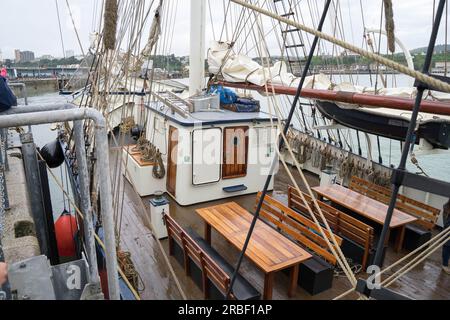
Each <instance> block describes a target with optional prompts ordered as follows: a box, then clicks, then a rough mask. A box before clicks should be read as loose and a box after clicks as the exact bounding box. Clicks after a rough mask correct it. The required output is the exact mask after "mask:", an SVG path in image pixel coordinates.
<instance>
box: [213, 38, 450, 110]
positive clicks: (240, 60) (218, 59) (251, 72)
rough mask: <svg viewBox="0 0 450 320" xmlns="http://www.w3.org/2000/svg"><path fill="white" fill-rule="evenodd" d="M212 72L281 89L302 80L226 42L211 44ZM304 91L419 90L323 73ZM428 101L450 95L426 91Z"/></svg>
mask: <svg viewBox="0 0 450 320" xmlns="http://www.w3.org/2000/svg"><path fill="white" fill-rule="evenodd" d="M208 64H209V72H210V73H212V74H215V75H218V74H220V75H221V76H222V77H223V79H224V80H225V81H228V82H236V83H239V82H247V83H252V84H255V85H257V86H263V85H265V84H266V83H267V84H272V85H279V86H287V87H293V88H297V87H298V85H299V82H300V78H298V77H296V76H294V75H293V74H292V73H289V72H288V71H287V66H286V64H285V63H284V62H282V61H279V62H276V63H275V64H274V65H273V66H272V67H270V68H264V67H262V66H261V65H260V64H259V63H257V62H256V61H254V60H253V59H251V58H249V57H247V56H244V55H241V54H235V53H234V52H233V49H232V48H231V45H230V44H229V43H226V42H216V41H214V42H212V43H211V48H210V49H209V51H208ZM304 88H308V89H319V90H334V91H347V92H355V93H368V94H377V95H382V96H395V97H401V98H410V99H414V98H415V97H416V94H417V90H416V88H413V87H397V88H382V89H378V90H376V89H375V88H371V87H363V86H357V85H353V84H351V83H348V82H343V83H340V84H333V83H332V82H331V81H330V79H329V77H328V76H326V75H324V74H318V75H313V76H310V77H307V78H306V81H305V85H304ZM425 99H429V100H437V101H442V102H450V94H448V93H443V92H435V91H427V92H426V93H425ZM338 105H339V106H340V107H341V108H359V107H361V106H357V105H350V104H346V103H338Z"/></svg>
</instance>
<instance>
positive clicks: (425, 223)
mask: <svg viewBox="0 0 450 320" xmlns="http://www.w3.org/2000/svg"><path fill="white" fill-rule="evenodd" d="M349 188H350V189H351V190H353V191H356V192H359V193H361V194H363V195H365V196H367V197H369V198H372V199H375V200H377V201H380V202H382V203H384V204H389V201H390V198H391V194H392V191H391V190H390V189H388V188H385V187H382V186H379V185H377V184H375V183H372V182H370V181H367V180H364V179H361V178H358V177H352V179H351V181H350V186H349ZM396 209H398V210H400V211H403V212H405V213H407V214H409V215H411V216H413V217H416V218H417V219H418V220H417V221H415V222H414V223H412V224H410V225H408V226H406V230H405V241H404V247H405V248H406V249H408V250H415V249H416V248H418V247H420V246H421V245H422V244H424V243H426V242H427V241H429V240H430V239H431V236H432V235H431V230H433V228H434V227H435V226H436V223H437V220H438V218H439V214H440V212H441V210H439V209H436V208H434V207H432V206H429V205H427V204H425V203H422V202H420V201H416V200H414V199H411V198H409V197H406V196H404V195H401V194H399V195H398V198H397V203H396Z"/></svg>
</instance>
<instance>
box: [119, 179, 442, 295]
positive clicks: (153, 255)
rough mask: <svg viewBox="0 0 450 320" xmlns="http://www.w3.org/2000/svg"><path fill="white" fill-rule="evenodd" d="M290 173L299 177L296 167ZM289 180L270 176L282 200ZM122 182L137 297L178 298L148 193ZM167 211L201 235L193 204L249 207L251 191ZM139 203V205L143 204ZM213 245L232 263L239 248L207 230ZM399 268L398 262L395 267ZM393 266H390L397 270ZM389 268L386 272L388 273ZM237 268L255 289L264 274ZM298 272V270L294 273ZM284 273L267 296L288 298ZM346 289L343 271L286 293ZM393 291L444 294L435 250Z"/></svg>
mask: <svg viewBox="0 0 450 320" xmlns="http://www.w3.org/2000/svg"><path fill="white" fill-rule="evenodd" d="M295 178H296V179H297V181H299V184H300V185H301V183H300V178H299V175H298V173H295ZM307 178H308V180H309V182H310V184H311V186H317V185H318V178H317V177H316V176H313V175H307ZM289 182H290V180H289V178H288V176H287V175H286V173H284V172H283V170H281V171H280V172H279V174H278V175H277V177H276V180H275V191H274V196H275V197H276V198H277V199H279V200H281V201H286V202H287V195H286V192H287V186H288V184H290V183H289ZM121 185H124V186H125V192H124V193H123V194H124V210H123V222H122V226H121V247H122V250H124V251H129V252H130V253H131V255H132V260H133V262H134V264H135V266H136V269H137V271H138V272H139V274H140V276H141V278H142V282H143V285H144V286H145V287H144V286H143V287H142V288H141V289H143V290H142V292H141V297H142V299H180V298H181V297H182V295H181V294H180V292H179V289H178V287H177V285H176V282H175V281H174V279H173V277H172V276H171V273H170V271H169V268H168V267H167V265H166V263H165V259H164V256H163V254H162V252H161V250H160V246H159V245H158V242H157V241H156V240H155V238H154V237H153V236H152V234H151V231H150V229H149V228H147V227H146V225H147V226H148V223H149V200H150V198H145V199H141V198H140V197H138V196H137V195H136V193H135V192H134V190H133V188H132V186H131V185H130V184H129V183H127V182H126V183H125V184H123V183H121ZM170 201H171V203H170V214H171V216H172V217H174V219H175V220H176V221H177V222H178V223H180V224H181V225H182V226H183V227H192V228H193V229H194V230H196V231H197V232H198V233H199V234H201V235H203V222H202V220H201V219H200V217H199V216H198V215H197V214H196V213H195V210H196V209H197V208H202V207H209V206H211V205H215V204H220V203H225V202H229V201H235V202H237V203H238V204H239V205H241V206H242V207H244V208H246V209H247V210H249V211H253V207H254V205H255V195H247V196H242V197H236V198H232V199H225V200H219V201H213V202H209V203H206V204H199V205H194V206H189V207H181V206H179V205H177V204H176V203H175V202H174V201H173V200H172V199H170ZM144 207H145V208H144ZM161 244H162V247H163V250H164V251H165V254H166V255H168V241H167V240H163V241H161ZM212 244H213V247H214V248H215V249H216V250H217V251H219V252H220V253H221V254H222V255H223V256H224V258H225V259H226V260H227V261H228V262H230V263H232V264H236V261H237V258H238V255H239V252H238V251H237V250H236V249H235V248H234V247H232V246H231V245H230V244H229V243H227V242H226V241H225V240H224V239H223V238H222V237H221V236H220V235H218V234H217V233H215V232H214V231H213V234H212ZM405 254H407V253H406V252H402V253H400V254H396V253H394V251H393V250H392V248H389V250H388V252H387V255H386V260H385V265H390V264H392V263H393V262H394V261H397V260H398V259H400V258H401V257H402V256H404V255H405ZM168 259H169V261H170V262H171V265H172V267H173V270H174V272H175V274H176V276H177V278H178V280H179V282H180V284H181V289H182V290H183V292H184V293H185V294H186V296H187V298H188V299H202V298H203V295H202V292H201V290H200V289H199V288H198V287H197V286H196V285H195V284H194V282H193V281H192V280H191V279H190V278H188V277H186V275H185V273H184V269H183V267H182V266H181V265H180V264H179V263H178V262H177V261H176V260H175V259H174V258H172V257H169V258H168ZM398 268H399V267H398ZM398 268H397V269H394V271H395V270H398ZM392 272H393V271H391V272H390V273H388V274H387V275H389V274H392ZM240 273H241V274H242V275H243V276H244V277H245V278H246V279H247V280H248V281H249V282H250V283H251V284H252V285H253V286H254V287H255V288H257V289H258V290H259V291H260V292H263V284H264V277H263V274H262V272H260V271H259V270H258V269H256V267H255V266H254V265H253V264H252V263H251V262H249V261H247V260H244V263H243V265H242V267H241V270H240ZM300 276H301V274H300ZM366 276H367V275H366V274H359V275H358V276H357V278H358V277H366ZM287 288H288V276H287V275H285V274H283V273H279V274H277V275H276V277H275V287H274V292H273V299H288V297H287ZM348 289H350V283H349V282H348V280H347V279H346V278H345V277H340V276H337V277H335V279H334V282H333V288H332V289H330V290H328V291H326V292H324V293H322V294H319V295H316V296H314V297H313V296H311V295H309V294H308V293H307V292H305V291H304V290H303V289H301V288H300V287H298V290H297V293H296V294H295V296H294V297H293V298H292V299H300V300H318V299H325V300H327V299H333V298H335V297H337V296H339V295H340V294H342V293H343V292H345V291H347V290H348ZM392 289H394V290H395V291H396V292H398V293H401V294H404V295H407V296H408V297H410V298H413V299H443V300H444V299H445V300H448V299H450V276H448V275H446V274H444V273H443V272H442V271H441V251H440V250H439V251H438V252H437V253H435V254H433V255H432V256H431V257H430V258H429V259H428V260H426V261H425V262H424V263H422V264H420V265H419V266H418V267H416V268H415V269H414V270H413V271H412V272H410V273H409V274H408V275H405V276H404V277H403V278H402V279H400V280H399V281H398V282H397V283H396V284H395V285H394V286H392ZM347 298H348V299H355V298H356V295H354V294H352V295H350V296H348V297H347Z"/></svg>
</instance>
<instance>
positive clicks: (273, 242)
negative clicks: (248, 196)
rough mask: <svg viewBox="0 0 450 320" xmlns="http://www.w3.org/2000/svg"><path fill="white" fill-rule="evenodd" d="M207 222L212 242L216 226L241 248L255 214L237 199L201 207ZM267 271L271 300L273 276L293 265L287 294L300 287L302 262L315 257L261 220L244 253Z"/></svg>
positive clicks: (265, 296) (266, 297)
mask: <svg viewBox="0 0 450 320" xmlns="http://www.w3.org/2000/svg"><path fill="white" fill-rule="evenodd" d="M197 213H198V214H199V215H200V217H202V218H203V220H204V222H205V239H206V241H208V242H209V243H210V244H211V228H214V229H215V230H216V231H217V232H218V233H220V234H221V235H222V236H223V237H224V238H225V239H226V240H228V241H229V242H230V243H231V244H232V245H233V246H235V247H236V248H237V249H238V250H242V248H243V247H244V243H245V240H246V238H247V234H248V231H249V229H250V225H251V222H252V220H253V215H252V214H250V213H249V212H248V211H247V210H245V209H244V208H242V207H240V206H239V205H238V204H237V203H235V202H230V203H225V204H222V205H218V206H214V207H210V208H204V209H198V210H197ZM245 255H246V257H247V258H248V259H250V260H251V261H252V262H253V263H254V264H255V265H256V266H257V267H258V268H259V269H260V270H262V271H263V272H264V274H265V279H264V294H263V299H264V300H270V299H272V292H273V282H274V275H275V273H276V272H277V271H280V270H283V269H288V268H291V272H290V284H289V290H288V296H289V297H292V296H293V295H294V293H295V290H296V289H297V281H298V272H299V265H300V263H301V262H303V261H305V260H308V259H310V258H311V257H312V256H311V254H309V253H308V252H306V251H305V250H303V249H302V248H300V247H299V246H298V245H296V244H295V243H294V242H292V241H291V240H289V239H287V238H286V237H284V236H283V235H282V234H280V233H279V232H277V231H276V230H274V229H272V228H271V227H269V226H268V225H266V224H265V223H263V222H262V221H258V222H257V223H256V226H255V229H254V232H253V236H252V238H251V240H250V243H249V245H248V249H247V251H246V253H245Z"/></svg>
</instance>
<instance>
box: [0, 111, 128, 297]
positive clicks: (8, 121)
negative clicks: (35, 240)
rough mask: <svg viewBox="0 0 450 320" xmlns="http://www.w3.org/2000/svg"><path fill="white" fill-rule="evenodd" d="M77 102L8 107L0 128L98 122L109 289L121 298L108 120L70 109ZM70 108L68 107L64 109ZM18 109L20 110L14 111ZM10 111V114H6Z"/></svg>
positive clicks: (95, 112) (110, 293) (97, 131)
mask: <svg viewBox="0 0 450 320" xmlns="http://www.w3.org/2000/svg"><path fill="white" fill-rule="evenodd" d="M70 108H76V107H75V106H74V105H70V104H65V105H56V106H44V107H40V108H37V107H33V109H34V110H37V111H38V110H59V111H42V112H37V113H29V114H20V113H21V110H20V109H21V108H14V109H12V110H9V113H2V116H1V117H0V128H9V127H17V126H25V125H40V124H47V123H56V122H66V121H76V120H85V119H90V120H92V121H94V122H95V124H96V126H95V130H96V143H97V158H98V162H99V170H100V172H99V174H100V177H101V179H100V197H101V213H102V218H103V227H104V230H105V248H106V250H105V251H106V265H107V269H108V289H109V297H110V299H111V300H119V299H120V289H119V278H118V273H117V270H118V265H117V254H116V241H115V232H114V219H113V208H112V193H111V176H110V171H109V149H108V135H107V129H106V128H107V127H106V120H105V118H104V117H103V115H102V114H101V113H100V112H98V111H97V110H95V109H78V108H77V109H70ZM64 109H69V110H64ZM14 112H17V114H14ZM3 114H7V115H3Z"/></svg>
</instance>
